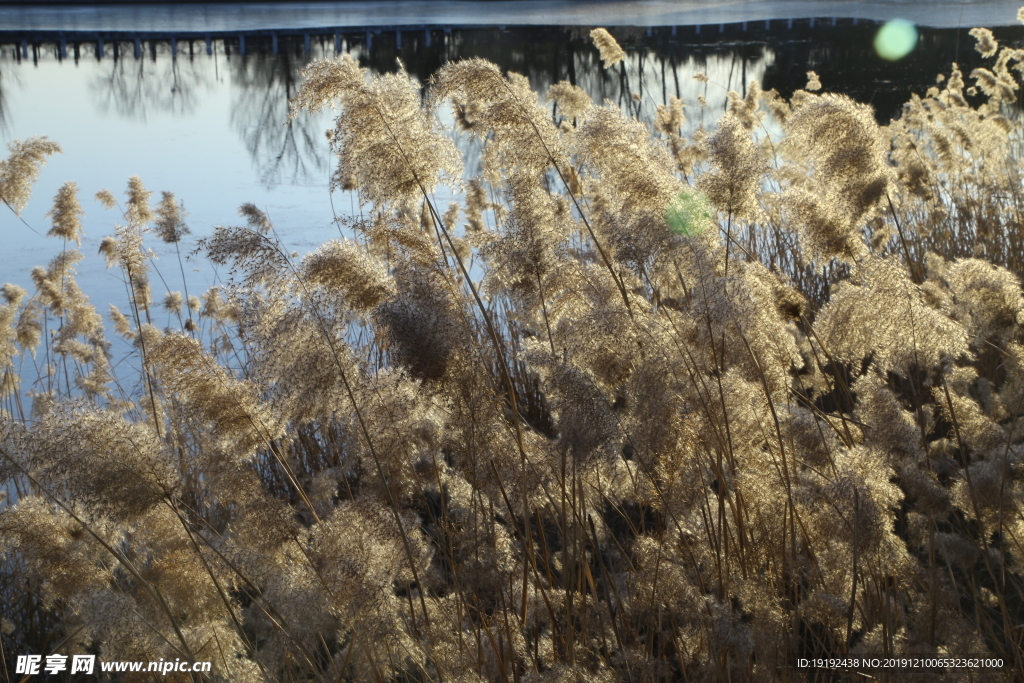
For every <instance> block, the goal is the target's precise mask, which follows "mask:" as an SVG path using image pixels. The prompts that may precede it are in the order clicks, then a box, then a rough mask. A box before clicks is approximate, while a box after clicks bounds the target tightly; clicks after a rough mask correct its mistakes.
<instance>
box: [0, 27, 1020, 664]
mask: <svg viewBox="0 0 1024 683" xmlns="http://www.w3.org/2000/svg"><path fill="white" fill-rule="evenodd" d="M972 33H973V35H974V36H975V38H976V39H977V46H978V50H979V52H981V53H982V54H983V55H984V56H985V57H987V58H989V59H990V62H991V63H990V67H988V68H980V69H977V70H975V71H974V72H972V73H971V74H969V75H967V76H965V75H964V74H962V73H961V72H960V71H959V69H958V68H957V67H956V65H952V66H951V67H950V70H949V71H948V72H947V73H945V74H944V75H943V76H940V78H939V79H938V81H937V84H936V86H935V87H934V88H932V89H931V90H929V91H928V92H927V93H925V94H923V95H921V96H915V97H914V98H913V99H912V100H911V101H910V102H908V103H907V105H906V107H905V109H904V112H903V115H902V116H901V117H900V118H899V119H897V120H895V121H893V122H892V123H891V124H890V125H888V126H879V125H878V124H877V123H876V122H875V119H874V117H873V113H872V111H871V109H870V108H869V107H868V106H866V105H863V104H859V103H857V102H854V101H852V100H851V99H849V98H847V97H845V96H842V95H836V94H831V93H828V92H822V91H821V90H820V89H821V88H822V84H821V83H820V81H819V79H818V78H817V76H815V75H814V74H809V78H808V87H807V89H806V90H801V91H798V92H797V93H796V94H795V95H794V96H793V97H792V99H790V100H788V101H784V100H782V99H781V98H779V97H778V96H777V94H775V93H774V92H764V91H762V90H761V89H760V88H759V87H758V85H757V83H752V84H750V87H749V88H748V90H747V95H746V96H745V97H741V96H740V95H738V94H736V93H729V98H730V107H729V111H728V112H727V113H726V114H725V115H724V116H723V117H722V118H721V120H719V121H718V123H717V125H716V126H715V127H714V128H712V129H709V130H707V131H703V130H702V131H700V132H698V134H697V135H696V136H694V137H692V138H684V137H683V136H682V135H681V134H680V130H681V129H682V128H683V124H684V121H685V115H686V113H685V111H684V108H683V106H682V103H681V102H679V101H678V100H675V99H673V100H672V101H670V102H668V103H665V104H663V105H661V106H660V107H659V108H658V110H657V116H656V118H655V120H653V121H649V122H641V121H638V120H636V119H635V118H631V117H630V115H629V114H628V113H624V112H623V111H622V110H621V109H620V108H619V107H617V106H614V105H610V104H606V105H601V104H595V103H593V102H591V101H590V99H589V97H588V96H587V95H586V94H585V93H584V92H583V91H582V90H580V89H579V88H577V87H575V86H573V85H571V84H569V83H559V84H556V85H555V86H553V87H552V88H551V89H550V90H549V91H548V92H547V93H546V94H545V98H546V100H542V99H541V98H540V96H539V95H538V94H537V93H535V92H533V91H532V90H531V89H530V87H529V84H528V83H527V81H526V79H525V78H523V77H522V76H518V75H516V74H503V73H501V71H500V70H499V69H498V68H497V67H496V66H494V65H493V64H490V63H488V62H485V61H483V60H478V59H471V60H466V61H461V62H456V63H450V64H447V65H445V66H444V67H443V68H442V69H441V70H440V71H439V72H438V73H437V74H435V75H434V77H433V78H432V80H431V82H430V83H429V84H426V85H425V87H424V88H422V89H421V87H420V84H418V83H415V82H413V81H412V80H411V79H410V78H409V77H408V76H407V74H406V73H405V72H404V71H403V70H402V69H399V70H398V71H397V72H396V73H392V74H385V75H379V76H372V75H370V74H369V73H367V72H366V71H365V70H363V69H361V68H360V67H359V66H358V64H357V63H356V62H355V61H354V60H352V59H351V58H349V57H347V56H342V58H341V59H339V60H337V61H325V62H317V63H314V64H313V65H312V66H310V67H309V68H308V69H307V71H306V72H305V79H304V82H303V85H302V87H301V90H300V91H299V93H298V95H297V96H296V97H295V99H294V101H293V103H292V105H293V112H294V115H301V112H302V111H316V110H320V109H322V108H324V107H334V108H335V110H336V111H337V112H338V115H337V119H336V123H335V126H334V128H333V129H332V130H331V131H330V132H329V137H330V139H331V144H332V147H333V149H334V151H335V152H336V153H337V159H338V166H337V171H336V173H335V175H334V180H333V183H334V186H335V187H336V188H341V189H345V190H352V191H355V192H358V196H359V198H360V200H361V201H362V202H363V203H364V206H365V212H364V217H363V218H362V219H358V220H356V219H349V220H348V221H347V223H346V228H347V230H348V234H350V235H351V238H349V239H340V240H332V241H330V242H327V243H326V244H324V245H322V246H321V247H320V248H319V249H317V250H316V251H314V252H313V253H311V254H309V255H307V256H305V257H303V258H297V257H295V256H294V255H292V254H290V253H289V252H288V251H287V250H285V249H284V248H283V247H282V244H281V241H280V240H279V239H278V238H277V235H276V233H275V232H274V229H273V226H272V225H271V223H270V221H269V220H268V219H267V217H266V216H265V215H263V214H262V213H260V211H259V210H258V209H256V208H255V207H252V206H245V207H242V211H241V213H242V215H243V217H244V218H245V223H246V224H245V225H241V226H238V227H218V228H217V229H216V230H215V232H214V233H213V234H212V236H210V237H208V238H206V239H204V240H201V241H200V243H199V252H200V253H201V254H202V255H203V256H204V257H205V258H208V259H210V260H211V261H212V262H213V263H215V264H218V265H220V266H223V267H225V268H227V269H229V270H230V272H231V273H232V275H233V278H232V284H231V286H229V287H224V288H220V289H214V290H211V291H208V292H206V293H204V294H202V295H201V296H199V295H197V293H195V292H193V293H192V294H191V295H190V294H189V292H188V291H187V290H186V289H185V288H184V285H183V289H182V291H181V292H168V293H167V294H166V295H165V296H164V297H163V300H162V301H160V300H159V299H158V298H155V297H154V294H153V291H152V286H151V281H150V273H151V270H152V266H153V264H152V262H151V259H150V257H149V252H148V251H147V248H146V246H145V244H146V240H153V239H162V240H164V241H166V242H171V243H175V244H179V243H180V242H181V240H182V238H183V236H184V235H185V233H186V230H187V229H186V228H185V225H184V222H183V216H182V213H181V210H180V205H179V203H178V202H177V200H176V199H175V198H174V196H173V195H169V194H167V193H165V194H164V196H163V199H162V201H160V202H159V203H157V204H156V206H153V205H152V204H153V202H152V201H151V200H152V197H151V193H150V192H149V191H148V190H146V188H145V187H144V186H143V184H142V181H141V180H139V179H137V178H133V179H132V180H131V181H130V183H129V187H128V191H127V193H126V198H125V199H124V200H123V201H119V200H118V199H117V198H116V197H114V195H113V194H111V193H109V192H105V193H102V198H103V199H104V200H105V201H106V202H107V203H108V204H109V206H110V207H111V209H112V211H114V212H116V214H119V215H120V218H119V219H118V223H119V224H118V225H117V227H116V229H115V232H114V234H113V235H112V236H111V237H109V238H107V239H106V240H105V241H104V242H103V246H102V248H101V251H102V252H103V255H104V257H105V258H106V259H107V262H108V264H109V266H110V267H111V268H117V269H120V271H121V272H122V273H123V275H124V280H125V283H126V292H127V293H128V295H129V299H130V305H129V306H128V308H127V309H126V310H124V311H120V310H117V309H116V308H112V310H111V311H110V312H109V315H108V317H107V320H109V323H108V322H107V321H106V320H105V319H104V317H103V316H102V315H101V314H100V313H99V312H98V311H96V310H95V308H94V307H93V306H92V305H91V304H90V302H89V300H88V298H87V296H86V295H85V293H84V292H83V291H82V290H81V289H80V288H79V287H78V285H77V284H76V280H75V271H74V266H75V263H76V262H78V261H79V260H80V259H81V258H83V257H82V255H81V254H80V253H78V252H77V251H76V250H74V249H73V248H72V247H73V246H74V245H72V244H71V243H72V242H76V241H77V240H78V239H79V235H80V230H81V227H80V218H81V208H80V206H79V204H78V201H77V199H76V188H75V186H74V185H73V184H69V185H67V186H65V187H64V188H63V189H62V190H61V191H60V193H59V194H58V196H57V197H56V199H55V203H54V208H53V211H52V212H51V214H50V217H51V219H52V230H51V234H52V235H53V236H54V237H56V238H57V239H59V240H61V241H62V242H63V245H64V247H63V249H62V250H61V252H60V253H59V255H57V256H56V257H55V258H54V259H53V261H51V262H50V263H49V264H48V265H47V266H46V267H45V268H44V267H39V268H37V269H36V270H35V271H34V272H33V276H32V277H33V282H32V291H31V292H29V291H26V290H25V289H23V288H21V287H18V286H16V285H10V284H9V285H5V286H4V287H3V288H2V290H0V293H2V295H3V299H4V303H3V305H0V368H2V369H3V373H4V374H3V384H2V399H3V408H4V410H3V413H2V416H0V478H2V479H3V481H4V482H5V483H6V490H7V495H8V499H7V502H6V503H5V504H4V507H3V508H2V512H0V542H2V546H0V547H2V549H3V560H2V564H0V594H2V597H0V604H3V605H4V607H3V612H2V617H3V621H2V629H0V630H2V634H3V635H2V653H3V657H4V659H5V662H4V664H5V665H6V667H7V670H8V671H10V670H12V666H13V664H12V662H13V657H14V656H16V655H18V654H26V653H39V654H49V653H51V652H60V653H62V654H74V653H92V654H98V655H99V656H100V657H101V658H103V659H106V660H151V661H156V660H158V659H160V658H163V659H166V660H172V659H175V658H182V659H196V660H209V661H212V662H213V667H212V673H210V674H204V675H202V676H200V675H199V674H195V679H196V680H198V679H200V678H202V679H204V680H205V679H211V680H223V681H233V682H235V681H250V680H251V681H299V680H303V681H308V680H315V681H327V680H331V681H427V680H437V681H463V682H466V683H469V682H471V681H472V682H476V681H505V682H508V681H516V682H520V681H522V682H523V683H525V682H527V681H537V682H540V681H580V682H582V681H588V682H593V681H620V680H621V681H702V680H723V681H724V680H732V681H748V680H749V681H762V680H765V681H767V680H772V681H775V680H780V681H805V680H815V681H824V680H852V678H851V676H852V674H848V673H844V672H840V671H829V670H825V669H814V668H801V667H798V666H797V663H798V661H799V660H800V659H801V658H815V657H839V656H844V655H872V656H902V655H911V654H914V655H933V656H988V657H998V658H1002V659H1003V661H1004V663H1005V664H1004V667H1003V668H1001V669H998V670H974V671H971V675H972V676H973V677H974V678H975V679H977V680H985V679H986V677H990V678H992V679H1007V680H1008V679H1017V680H1020V679H1021V678H1024V650H1022V645H1021V642H1022V638H1024V601H1022V597H1024V591H1022V581H1024V575H1022V571H1024V547H1022V542H1024V517H1022V514H1021V513H1022V510H1024V508H1022V503H1024V333H1022V329H1021V324H1022V323H1024V299H1022V293H1021V286H1020V280H1019V274H1020V273H1021V271H1022V263H1021V260H1020V259H1021V256H1020V255H1021V253H1022V245H1024V240H1022V223H1021V207H1022V202H1024V197H1022V191H1021V176H1020V166H1019V160H1020V159H1021V155H1020V148H1021V147H1020V146H1021V143H1022V132H1024V128H1022V125H1021V121H1020V118H1019V115H1018V112H1019V110H1018V109H1016V108H1015V106H1016V103H1017V102H1018V99H1019V89H1020V72H1021V70H1022V69H1024V51H1022V50H1016V49H1012V48H1010V47H1005V46H999V45H998V44H996V43H995V41H994V39H993V38H992V36H991V34H990V33H988V32H987V31H984V30H982V29H977V30H975V31H974V32H972ZM594 39H595V43H596V45H597V46H598V48H599V49H600V51H601V56H602V58H603V59H604V60H605V63H606V66H607V67H609V68H611V67H612V66H614V65H615V64H616V63H617V62H618V61H619V60H621V59H622V57H623V54H624V53H623V51H622V50H621V48H619V46H618V44H617V43H616V42H615V40H614V38H613V37H612V36H611V34H609V33H608V32H606V31H603V30H598V31H595V32H594ZM695 76H696V77H697V78H698V79H700V78H704V77H703V76H702V75H701V74H696V75H695ZM712 85H713V84H712ZM824 85H825V86H826V87H827V84H824ZM646 96H647V95H646V94H645V93H638V94H637V95H636V97H638V98H643V97H646ZM552 105H553V106H554V109H553V110H552V108H551V107H552ZM445 107H451V110H452V111H454V112H455V116H456V121H457V125H458V130H457V131H451V130H446V129H445V128H444V127H443V126H442V124H441V118H440V116H439V114H438V112H439V111H440V110H441V109H442V108H445ZM552 111H554V114H553V113H552ZM768 119H770V120H771V121H772V122H773V124H772V126H767V125H766V121H767V120H768ZM769 130H778V131H781V132H780V133H778V134H776V133H770V132H769ZM454 135H465V136H470V137H472V138H473V139H475V140H477V141H479V144H480V145H481V146H482V149H483V152H482V155H481V157H480V159H481V161H480V167H479V168H472V169H464V168H463V167H462V158H461V155H460V154H459V152H458V151H457V150H458V148H457V147H456V145H455V144H454V143H453V136H454ZM57 151H58V149H57V147H56V145H55V144H54V143H52V142H50V141H47V140H45V139H35V140H30V141H27V142H24V143H19V144H15V145H12V147H11V151H10V156H9V157H8V158H7V159H6V160H5V161H3V162H0V198H3V200H4V202H5V203H6V204H8V205H9V206H10V207H11V209H13V210H15V211H17V210H20V209H21V208H22V207H23V206H24V203H25V201H26V200H27V197H28V193H29V192H30V190H31V182H32V180H33V178H34V176H35V174H36V173H37V171H38V168H39V165H40V164H42V163H43V162H44V161H45V158H46V157H47V156H48V155H49V154H52V153H55V152H57ZM440 184H447V185H449V186H450V187H452V188H453V190H454V193H455V196H456V197H458V198H459V200H458V201H456V202H453V203H451V204H450V205H449V206H440V205H438V203H437V202H436V201H435V199H434V197H435V196H436V194H435V191H436V190H437V188H438V186H439V185H440ZM181 274H182V278H184V269H182V273H181ZM161 307H163V308H164V309H166V311H168V312H170V314H171V316H172V320H176V321H177V324H176V325H174V326H172V327H168V328H163V329H161V328H159V327H158V326H157V325H156V324H154V322H153V321H154V320H155V319H156V314H157V312H158V311H159V309H160V308H161ZM163 317H164V316H161V319H163ZM108 324H109V325H111V326H112V328H113V334H115V335H117V336H119V337H122V338H123V339H125V340H127V341H128V342H129V343H130V344H131V345H132V348H133V349H134V354H135V359H136V361H137V364H136V367H137V369H138V374H137V375H136V376H132V377H127V376H118V373H117V372H115V369H114V367H113V365H112V358H111V353H110V348H111V347H110V342H109V341H108V339H109V338H108V334H109V332H108V331H107V329H106V327H107V325H108ZM32 359H37V360H36V361H35V363H36V364H37V365H35V366H36V367H40V368H42V370H41V372H40V373H39V376H38V377H34V378H31V380H23V376H24V374H25V373H24V370H23V368H24V367H25V366H29V367H32V366H33V360H32ZM22 381H25V385H24V386H22V385H21V384H20V382H22ZM963 675H964V671H962V670H961V671H953V670H951V671H948V672H946V673H945V674H942V673H935V674H934V675H933V676H932V677H931V680H963V678H962V676H963ZM175 676H179V677H182V679H184V674H171V675H170V676H169V677H168V680H171V679H174V678H175ZM885 676H886V677H887V680H893V681H897V680H904V679H907V680H910V679H912V678H913V674H912V673H911V672H910V671H901V670H899V669H896V670H892V671H888V672H886V673H885ZM11 680H14V679H11ZM125 680H130V678H129V677H128V675H126V678H125ZM139 680H149V679H148V678H144V677H143V678H140V679H139ZM972 680H973V679H972Z"/></svg>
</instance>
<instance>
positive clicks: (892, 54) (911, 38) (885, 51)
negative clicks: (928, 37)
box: [875, 19, 917, 62]
mask: <svg viewBox="0 0 1024 683" xmlns="http://www.w3.org/2000/svg"><path fill="white" fill-rule="evenodd" d="M915 45H917V28H915V27H914V25H913V24H911V23H910V22H909V21H907V20H906V19H893V20H891V21H887V22H886V23H885V26H883V27H882V28H881V29H879V31H878V34H877V35H875V52H877V53H878V56H879V57H881V58H882V59H888V60H889V61H891V62H895V61H896V60H897V59H903V58H904V57H906V56H907V55H908V54H910V51H911V50H913V49H914V46H915Z"/></svg>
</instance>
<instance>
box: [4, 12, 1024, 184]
mask: <svg viewBox="0 0 1024 683" xmlns="http://www.w3.org/2000/svg"><path fill="white" fill-rule="evenodd" d="M833 23H834V24H835V25H833ZM1022 29H1024V27H1004V28H1000V29H996V31H995V33H996V36H997V38H999V39H1000V40H1001V41H1003V42H1010V43H1018V44H1019V43H1021V42H1022V39H1024V30H1022ZM877 30H878V25H876V24H875V23H872V22H864V21H861V22H856V21H854V20H843V19H840V20H834V21H829V20H825V21H818V22H817V23H815V22H814V21H813V20H798V21H796V22H792V21H789V22H787V21H785V20H781V21H774V22H770V23H768V24H767V25H766V23H765V22H758V23H756V24H753V23H752V24H751V25H749V26H748V25H746V24H731V25H722V26H711V27H708V26H703V27H655V28H651V29H643V28H617V29H613V33H614V34H615V35H616V37H617V38H618V39H619V41H620V43H621V44H622V45H623V47H624V48H625V49H626V51H627V53H628V54H629V59H628V61H627V62H626V63H624V64H622V65H621V66H620V67H619V68H618V70H611V71H609V70H604V69H602V68H601V65H600V61H599V59H598V54H597V51H596V49H595V48H594V47H593V45H592V44H591V41H590V38H589V35H588V33H589V32H588V31H587V30H585V29H579V28H562V27H536V26H534V27H518V28H517V27H510V28H462V29H459V28H454V29H437V28H425V29H420V30H402V31H395V30H377V29H370V30H363V29H360V30H358V31H353V30H351V29H349V30H345V31H344V32H324V33H321V34H319V35H318V34H317V32H316V31H310V32H308V33H294V34H291V35H289V34H280V35H279V34H277V33H268V34H264V35H259V34H238V35H235V36H231V35H225V36H223V37H221V38H219V39H214V40H212V41H204V40H203V39H202V38H199V37H193V39H191V40H190V39H188V38H184V39H181V38H179V39H175V40H174V41H173V42H172V41H171V40H169V39H160V38H158V37H154V38H151V39H143V38H139V37H138V36H136V37H134V38H133V37H131V36H119V37H114V38H113V39H110V38H108V39H107V40H105V41H104V43H103V44H102V46H101V45H100V44H99V43H98V42H96V41H95V39H92V40H88V41H87V40H85V39H84V38H83V40H82V41H81V42H75V41H74V40H73V39H71V40H69V39H67V38H65V44H64V45H63V47H62V46H61V45H59V44H58V43H56V42H53V43H47V42H46V41H45V36H44V37H40V38H38V40H32V39H31V37H28V38H26V37H25V36H21V37H20V40H18V41H15V40H13V39H12V42H13V44H10V43H9V44H8V45H7V46H4V47H3V53H2V55H3V57H2V59H0V129H2V127H3V126H4V125H5V123H6V122H7V120H8V119H9V118H10V116H11V115H12V114H11V111H10V104H9V102H8V99H7V90H8V87H7V86H8V81H9V80H10V79H11V75H12V73H14V72H16V71H21V70H22V69H23V68H24V66H23V65H24V63H25V62H26V61H32V62H34V63H37V62H38V60H40V59H43V60H46V59H54V58H56V59H58V60H62V61H68V62H71V61H73V62H74V63H75V64H76V65H77V64H78V62H79V61H80V60H83V59H89V60H92V59H96V60H98V62H99V64H98V66H99V67H100V68H99V71H98V72H97V75H95V76H94V77H93V80H92V82H91V83H90V90H91V93H92V97H93V98H94V101H95V103H96V105H97V108H98V110H99V112H100V113H101V114H102V115H104V116H117V117H124V118H127V119H133V120H137V121H145V120H146V119H147V116H150V115H152V114H156V113H159V114H161V115H168V114H169V115H172V116H186V115H189V114H190V113H191V112H193V111H194V110H195V108H196V106H197V104H198V103H199V101H200V100H201V99H202V98H203V97H204V96H205V95H206V94H207V93H209V92H211V91H212V90H216V89H222V88H230V89H231V91H232V95H231V97H232V105H231V121H230V124H231V128H232V129H233V130H234V131H235V133H236V134H237V135H238V136H239V138H240V139H241V140H243V141H244V143H245V146H246V148H247V149H248V150H249V153H250V155H251V157H252V161H253V163H254V164H255V166H256V168H257V169H258V177H259V180H260V181H261V183H262V184H263V185H264V186H265V187H274V186H276V185H277V184H279V183H282V182H286V183H293V184H294V183H306V182H310V181H311V180H312V179H314V178H315V179H322V178H323V177H324V173H325V169H326V168H327V166H328V164H329V160H328V159H327V158H325V145H324V144H323V130H322V128H323V126H322V125H321V124H322V122H320V121H317V120H312V119H309V118H306V119H297V120H295V121H293V122H289V123H286V120H287V112H288V104H287V103H288V99H289V98H290V97H291V96H292V95H293V94H294V93H295V89H296V87H297V85H298V82H299V78H300V75H299V74H300V72H301V70H302V69H303V68H304V67H305V66H306V65H307V64H308V63H309V62H310V61H311V60H312V59H315V58H321V57H329V56H331V55H333V54H335V53H337V52H339V51H342V50H343V51H346V52H350V53H352V54H354V55H355V56H357V57H358V58H359V61H360V62H361V63H362V64H363V65H364V66H367V67H369V68H370V69H371V70H372V71H375V72H384V71H393V70H394V69H395V65H396V60H397V59H401V60H402V62H403V63H404V64H405V66H406V69H407V70H408V71H409V72H410V73H411V74H412V75H414V76H416V77H417V78H418V79H419V80H420V81H421V82H423V83H426V82H427V80H428V79H429V77H430V75H431V74H432V73H434V72H435V71H436V70H437V69H438V68H439V67H440V66H441V65H442V64H444V63H445V62H446V61H449V60H453V59H459V58H465V57H483V58H485V59H488V60H490V61H493V62H495V63H496V64H498V65H499V66H501V68H502V69H505V70H508V71H515V72H519V73H522V74H524V75H526V76H527V77H528V78H529V79H530V82H531V84H532V85H533V87H534V88H535V89H536V90H538V91H540V92H543V91H544V90H545V89H546V88H547V87H548V86H549V85H551V84H552V83H554V82H557V81H560V80H568V81H570V82H572V83H574V84H577V85H580V86H581V87H582V88H584V89H585V90H586V91H587V92H588V93H589V94H590V95H591V97H593V98H594V100H595V101H597V102H601V101H604V100H606V99H607V100H611V101H613V102H616V103H619V104H620V105H622V106H625V107H630V108H631V110H632V111H633V113H635V114H637V115H638V116H640V117H641V118H643V117H644V116H649V115H650V114H651V113H652V112H653V108H654V107H655V106H656V105H657V104H658V103H660V102H663V101H665V100H666V99H667V98H668V97H669V96H671V95H675V96H678V97H682V98H683V99H684V101H686V103H687V105H688V107H689V108H690V115H691V118H694V117H696V118H694V123H695V125H699V124H700V123H701V122H703V123H705V124H708V123H710V122H711V121H713V120H714V119H715V118H717V111H718V109H719V107H720V106H722V105H723V104H724V102H725V93H726V91H727V90H730V89H735V90H738V91H741V92H742V91H743V90H744V89H745V88H746V85H747V84H748V83H749V81H750V80H751V79H754V78H756V79H759V80H760V81H761V84H762V87H764V88H766V89H771V88H775V89H776V90H778V91H779V92H780V94H782V95H783V96H789V95H791V94H792V92H793V91H794V90H796V89H797V88H801V87H803V86H804V85H805V84H806V80H807V79H806V72H807V71H808V70H814V71H816V72H817V73H818V74H819V76H820V78H821V81H822V83H823V84H824V87H825V89H826V90H831V91H834V92H843V93H847V94H849V95H851V96H852V97H854V98H856V99H858V100H860V101H863V102H868V103H870V104H871V105H872V106H873V107H874V108H875V111H876V115H877V117H878V119H879V121H880V122H882V123H884V122H887V121H888V120H889V119H891V118H892V117H894V116H897V115H898V114H899V111H900V108H901V106H902V104H903V103H904V102H905V101H906V100H907V99H908V98H909V96H910V95H911V94H912V93H915V92H916V93H923V92H924V91H925V90H926V89H927V88H928V87H929V86H931V85H933V84H934V83H935V77H936V74H937V73H939V72H941V71H944V72H946V73H948V70H949V64H950V63H951V62H953V61H958V62H959V63H960V64H961V67H962V68H963V70H964V72H965V73H969V71H970V69H972V68H973V67H974V66H978V65H981V64H982V59H981V58H980V56H979V55H978V54H977V53H976V52H975V51H974V49H973V42H974V41H973V39H972V38H970V37H969V36H968V35H967V33H966V31H964V30H955V29H922V30H921V33H920V39H919V42H918V46H917V48H916V49H915V50H914V51H913V52H912V53H911V54H910V55H909V56H908V57H906V58H905V59H903V60H901V61H899V62H895V63H894V62H888V61H885V60H883V59H881V58H879V57H878V56H877V55H875V53H874V50H873V47H872V41H873V38H874V35H875V33H876V32H877ZM325 31H326V30H325ZM3 42H4V37H3V35H2V34H0V44H2V43H3ZM62 50H63V54H62ZM211 66H212V68H211ZM696 71H704V72H706V73H707V74H708V76H709V77H710V78H711V88H710V90H707V91H706V92H704V91H703V86H698V85H697V84H695V82H694V81H693V80H692V76H693V74H694V73H695V72H696ZM634 93H637V94H639V95H641V99H640V102H639V104H638V103H636V102H635V101H634V100H635V98H634V97H633V94H634ZM700 94H706V95H707V98H708V103H709V107H708V110H702V109H701V108H700V107H698V106H696V97H697V96H698V95H700ZM701 119H703V121H701Z"/></svg>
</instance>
